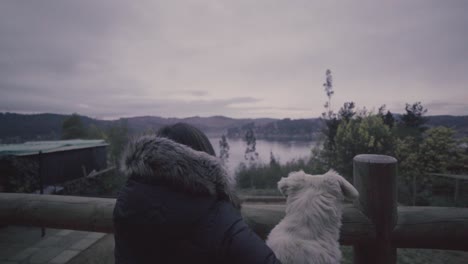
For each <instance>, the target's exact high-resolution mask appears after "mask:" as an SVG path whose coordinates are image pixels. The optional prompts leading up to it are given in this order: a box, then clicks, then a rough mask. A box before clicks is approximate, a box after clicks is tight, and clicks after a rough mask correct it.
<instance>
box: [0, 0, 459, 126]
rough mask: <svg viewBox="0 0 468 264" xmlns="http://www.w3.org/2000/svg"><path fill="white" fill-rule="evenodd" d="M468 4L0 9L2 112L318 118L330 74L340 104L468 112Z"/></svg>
mask: <svg viewBox="0 0 468 264" xmlns="http://www.w3.org/2000/svg"><path fill="white" fill-rule="evenodd" d="M467 3H468V2H466V1H450V2H441V1H437V0H430V1H426V0H417V1H392V2H391V3H390V2H388V3H387V2H378V3H377V2H375V1H370V0H362V1H359V2H358V3H356V2H339V3H338V2H336V1H320V2H319V1H317V2H314V1H297V2H291V1H268V0H265V1H244V0H241V1H214V2H211V1H188V2H178V1H143V0H142V1H138V2H129V1H124V0H112V1H111V0H100V1H95V0H81V1H58V0H43V1H32V0H31V1H14V0H6V1H1V2H0V36H1V39H0V93H1V96H0V109H5V110H9V109H10V111H27V112H62V113H63V112H65V113H70V112H80V113H84V114H89V115H91V116H95V117H109V116H115V115H126V116H128V115H148V114H155V115H163V116H167V115H173V116H180V117H182V116H187V115H217V114H222V115H230V116H237V117H248V116H249V115H271V116H272V117H287V116H291V117H309V116H312V117H313V116H319V115H320V113H321V112H322V111H323V110H322V105H323V101H324V100H325V95H324V93H323V89H322V86H321V84H322V83H323V78H324V71H325V69H327V68H331V69H332V70H333V72H334V77H335V92H336V95H335V97H334V98H333V100H334V105H342V103H343V102H344V101H355V102H359V106H361V107H362V106H367V107H368V108H369V109H370V108H372V107H378V106H379V105H380V104H385V103H386V104H387V105H389V106H390V105H392V104H394V105H401V104H402V103H404V102H406V101H423V102H431V101H435V100H436V99H437V100H442V101H444V102H445V101H446V102H451V105H452V106H451V107H443V106H434V109H436V108H437V109H439V110H438V111H439V112H440V113H445V112H444V111H446V113H458V114H468V113H467V111H466V107H463V105H457V103H456V102H457V100H452V99H453V98H455V99H456V98H460V97H461V96H463V95H466V88H465V84H466V83H467V82H468V76H467V75H466V74H465V71H466V69H467V68H468V58H467V57H466V56H465V55H464V54H468V51H467V48H466V47H468V34H466V27H467V26H468V16H466V15H465V13H466V10H468V4H467ZM390 101H391V102H390ZM80 105H81V106H80ZM86 106H89V107H86ZM291 106H293V107H291Z"/></svg>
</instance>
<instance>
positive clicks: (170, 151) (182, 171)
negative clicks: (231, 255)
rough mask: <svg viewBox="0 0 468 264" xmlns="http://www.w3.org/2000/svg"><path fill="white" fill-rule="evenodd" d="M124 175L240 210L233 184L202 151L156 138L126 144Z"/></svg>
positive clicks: (216, 163)
mask: <svg viewBox="0 0 468 264" xmlns="http://www.w3.org/2000/svg"><path fill="white" fill-rule="evenodd" d="M121 170H122V172H123V173H124V174H125V175H126V176H127V177H129V178H130V177H131V178H133V179H136V180H139V181H141V182H143V183H147V184H168V185H171V186H174V187H176V188H178V189H181V190H183V191H186V192H189V193H193V194H202V195H211V196H217V197H218V198H220V199H225V200H228V201H230V202H231V203H232V204H233V205H234V206H235V207H236V208H240V201H239V199H238V197H237V195H236V193H235V190H234V188H235V181H234V179H233V178H231V177H229V175H228V173H227V171H226V169H225V168H224V166H223V165H222V164H221V162H220V160H219V159H218V158H216V157H213V156H211V155H209V154H207V153H205V152H201V151H196V150H193V149H192V148H190V147H187V146H185V145H182V144H179V143H176V142H174V141H172V140H170V139H167V138H162V137H157V136H142V137H138V138H135V139H133V140H131V141H130V143H129V144H128V146H127V148H126V150H125V152H124V154H123V156H122V161H121Z"/></svg>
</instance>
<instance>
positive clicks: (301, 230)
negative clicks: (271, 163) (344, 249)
mask: <svg viewBox="0 0 468 264" xmlns="http://www.w3.org/2000/svg"><path fill="white" fill-rule="evenodd" d="M278 189H279V190H280V191H281V193H282V194H283V195H284V196H286V197H287V200H286V216H285V217H284V219H283V220H281V222H280V223H279V224H278V225H277V226H275V227H274V228H273V230H271V233H270V234H269V235H268V238H267V245H268V246H269V247H270V248H271V249H272V250H273V252H275V255H276V257H277V258H278V259H279V260H280V261H281V262H282V263H283V264H288V263H290V264H302V263H304V264H305V263H313V264H319V263H327V264H338V263H340V260H341V251H340V248H339V246H340V244H339V242H338V239H339V235H340V227H341V214H342V203H343V201H344V198H346V199H350V200H353V199H356V198H357V197H358V195H359V193H358V191H357V190H356V189H355V188H354V187H353V186H352V185H351V184H350V183H349V182H347V181H346V180H345V179H344V178H343V177H341V176H340V175H338V173H336V172H335V171H333V170H330V171H328V172H327V173H325V174H324V175H309V174H306V173H304V172H303V171H302V170H301V171H297V172H291V173H289V175H288V177H287V178H282V179H281V180H280V181H279V182H278Z"/></svg>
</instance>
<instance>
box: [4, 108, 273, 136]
mask: <svg viewBox="0 0 468 264" xmlns="http://www.w3.org/2000/svg"><path fill="white" fill-rule="evenodd" d="M67 117H69V115H60V114H17V113H0V143H21V142H25V141H29V140H55V139H59V138H60V137H61V134H62V123H63V121H64V120H65V119H66V118H67ZM80 117H81V120H82V122H83V124H84V125H85V127H89V126H90V125H94V126H97V127H99V128H101V129H106V128H107V127H109V126H112V125H114V124H116V123H117V122H122V121H123V122H126V123H127V125H128V128H129V131H130V133H131V134H134V135H137V134H141V133H144V132H147V131H157V130H158V129H159V128H161V127H162V126H165V125H169V124H175V123H178V122H185V123H188V124H191V125H193V126H196V127H198V128H199V129H201V130H202V131H204V132H205V133H207V134H208V135H209V136H221V135H222V134H224V133H226V132H227V130H228V129H230V128H234V127H242V126H243V125H245V124H248V123H255V124H257V125H260V126H262V125H265V124H269V123H271V122H274V121H276V120H277V119H273V118H258V119H248V118H246V119H235V118H229V117H224V116H213V117H198V116H195V117H188V118H163V117H158V116H139V117H130V118H121V119H119V120H99V119H93V118H90V117H87V116H80Z"/></svg>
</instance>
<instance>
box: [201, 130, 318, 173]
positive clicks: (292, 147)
mask: <svg viewBox="0 0 468 264" xmlns="http://www.w3.org/2000/svg"><path fill="white" fill-rule="evenodd" d="M209 139H210V142H211V144H212V145H213V148H214V149H215V151H216V155H219V141H220V139H221V138H219V137H214V138H209ZM227 141H228V143H229V160H228V162H227V164H226V165H227V168H228V170H229V171H230V172H234V171H235V169H236V168H237V167H238V166H239V164H240V163H241V162H245V160H244V152H245V148H246V147H247V145H246V143H245V141H243V140H242V139H227ZM315 144H316V142H315V141H267V140H261V139H257V145H256V150H257V153H258V155H259V162H260V163H269V162H270V152H273V155H274V156H275V157H276V159H277V160H278V161H279V162H280V163H281V164H284V163H286V162H288V161H291V160H293V159H300V158H308V157H310V153H311V150H312V148H313V147H314V146H315Z"/></svg>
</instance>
